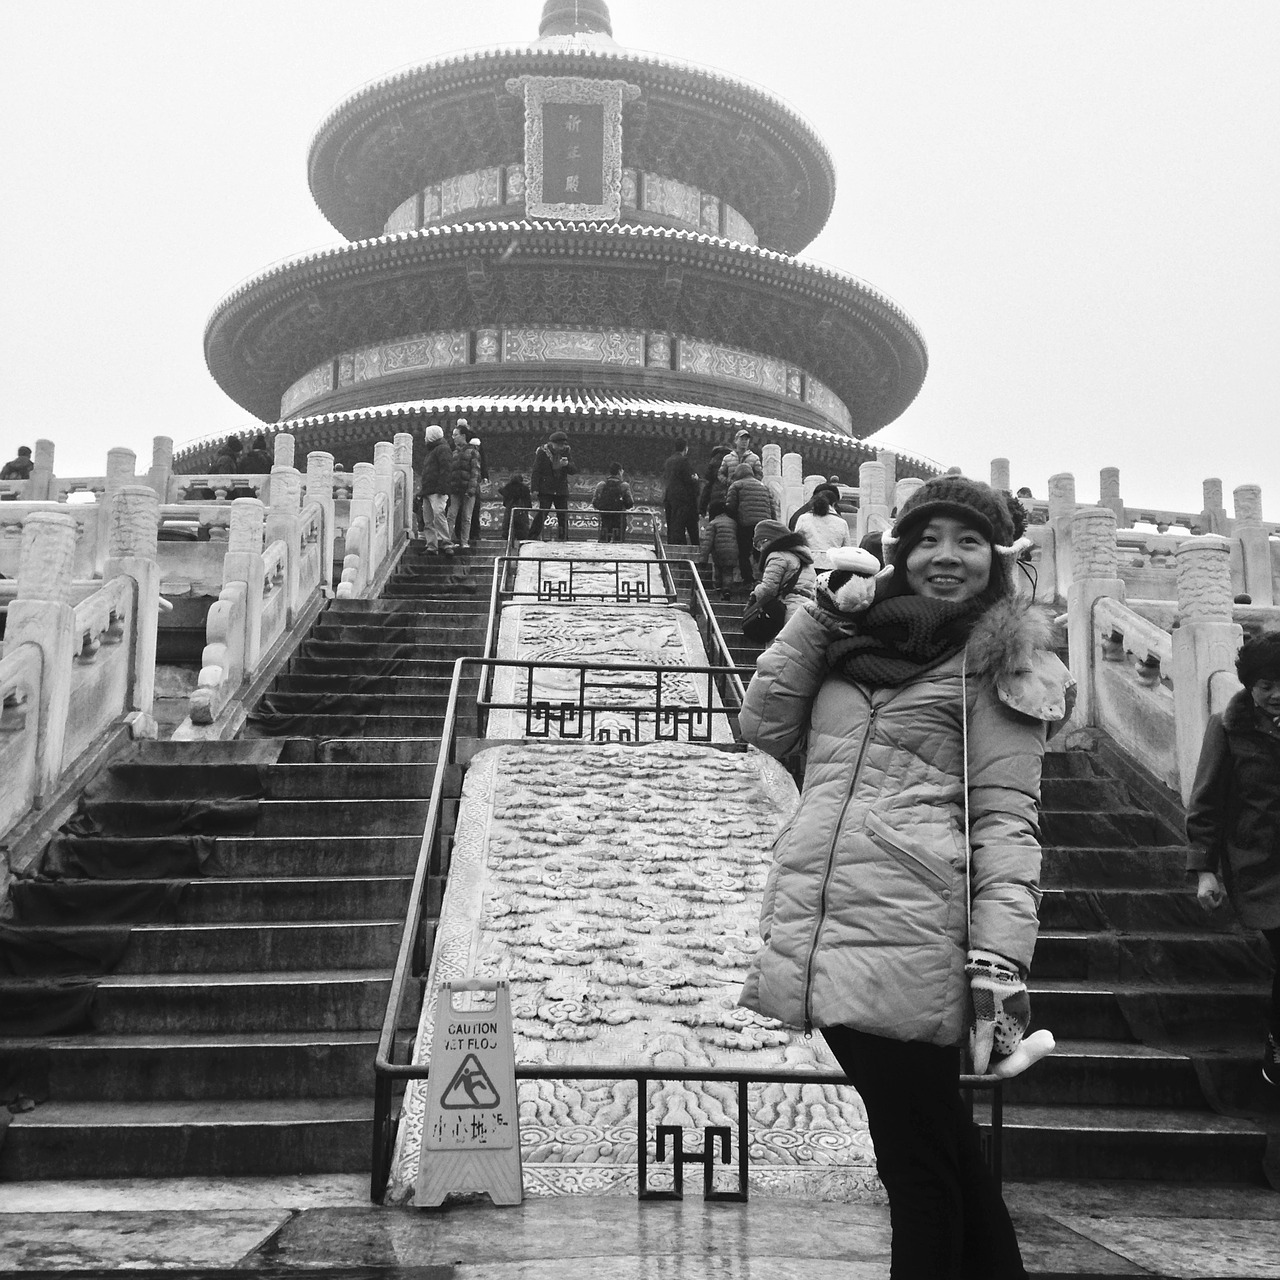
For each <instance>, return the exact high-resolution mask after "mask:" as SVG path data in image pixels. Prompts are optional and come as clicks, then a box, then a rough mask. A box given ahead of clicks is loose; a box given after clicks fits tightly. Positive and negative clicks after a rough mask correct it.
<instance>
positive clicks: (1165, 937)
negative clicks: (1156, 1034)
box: [1034, 929, 1270, 982]
mask: <svg viewBox="0 0 1280 1280" xmlns="http://www.w3.org/2000/svg"><path fill="white" fill-rule="evenodd" d="M1034 971H1035V974H1036V977H1037V978H1045V979H1057V980H1068V981H1075V980H1086V981H1100V982H1143V981H1155V980H1165V979H1168V980H1170V981H1173V982H1188V981H1209V980H1214V981H1221V982H1256V981H1258V980H1260V979H1261V978H1264V977H1266V976H1267V974H1268V973H1269V971H1270V953H1269V952H1268V950H1267V948H1266V944H1265V943H1264V942H1263V941H1262V939H1261V938H1260V937H1257V936H1256V935H1248V934H1245V933H1242V932H1241V933H1190V932H1188V933H1130V934H1118V933H1085V932H1073V931H1061V930H1054V929H1041V931H1040V937H1039V939H1038V940H1037V942H1036V955H1035V962H1034Z"/></svg>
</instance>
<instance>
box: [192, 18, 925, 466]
mask: <svg viewBox="0 0 1280 1280" xmlns="http://www.w3.org/2000/svg"><path fill="white" fill-rule="evenodd" d="M308 172H309V175H310V185H311V191H312V193H313V195H314V197H315V200H316V202H317V204H318V205H319V207H320V209H321V210H322V212H323V213H324V215H325V216H326V217H327V218H328V219H329V221H330V222H332V223H333V225H334V227H336V228H337V230H338V231H339V232H340V233H341V234H342V235H343V236H344V237H346V241H347V242H346V243H342V244H339V245H337V246H335V247H334V248H331V249H326V250H324V251H321V252H318V253H312V254H309V255H307V256H305V257H299V258H295V259H293V260H291V261H286V262H285V263H283V264H282V265H278V266H274V267H272V268H271V269H270V270H268V271H265V272H263V273H262V274H261V275H259V276H257V277H256V278H254V279H252V280H250V281H249V282H248V283H247V284H245V285H243V286H242V287H241V288H239V289H237V290H236V291H235V292H234V293H232V294H231V295H230V296H228V297H227V298H225V299H224V300H223V301H222V302H221V303H220V304H219V305H218V307H217V308H216V310H215V311H214V313H213V316H212V318H211V319H210V321H209V324H208V328H207V330H206V333H205V355H206V359H207V361H208V364H209V368H210V370H211V371H212V373H213V376H214V378H215V379H216V380H217V382H218V384H219V385H220V386H221V387H222V388H223V390H225V391H226V393H227V394H228V395H229V396H230V397H231V398H232V399H233V400H235V401H236V403H237V404H239V405H241V406H243V407H244V408H245V409H246V410H248V412H249V413H251V414H253V415H254V416H255V417H257V418H259V419H261V420H262V421H263V422H265V423H273V424H275V427H276V429H279V430H288V431H289V432H291V433H292V434H293V435H294V437H295V439H296V440H297V443H298V447H299V450H300V452H301V453H305V452H306V451H308V450H312V449H325V450H328V451H330V452H332V453H333V454H334V455H335V457H336V458H337V459H338V461H339V462H341V463H343V464H344V465H346V466H347V467H350V466H351V465H352V464H353V463H354V462H357V461H365V460H368V459H369V458H370V457H371V456H372V447H373V443H374V442H375V441H377V440H383V439H390V438H391V436H392V434H393V433H394V432H396V431H406V430H414V429H415V428H421V427H422V426H424V425H425V424H427V423H431V422H438V423H440V424H441V425H442V426H444V427H445V428H446V432H447V431H448V429H449V427H450V426H451V425H452V424H453V422H454V421H455V420H456V418H457V417H459V416H465V417H466V418H467V419H468V421H469V423H470V426H471V430H472V431H473V432H474V433H476V434H478V435H479V436H480V437H481V438H482V439H483V441H484V444H485V449H486V454H487V458H488V463H489V466H490V468H491V471H492V473H493V474H494V475H498V474H501V473H504V472H509V471H511V470H527V469H528V467H529V465H530V462H531V460H532V454H533V450H534V448H535V446H536V445H537V444H538V443H539V442H541V441H542V440H545V439H546V437H547V435H548V434H549V433H550V432H551V431H553V430H557V429H560V430H565V431H567V432H569V433H570V435H571V437H572V439H573V442H574V452H575V457H576V460H577V462H578V465H579V467H580V468H582V469H583V470H584V471H585V472H595V473H601V472H603V471H605V469H606V468H607V466H608V464H609V463H610V462H612V461H619V462H621V463H622V464H623V465H624V466H625V467H627V469H628V471H629V472H630V473H631V475H632V477H633V478H636V479H639V478H642V477H645V476H649V477H652V476H654V475H655V474H656V473H657V472H658V471H660V470H661V462H662V459H663V458H664V457H665V456H666V455H667V454H669V453H670V451H671V441H672V440H673V439H675V438H683V439H687V440H688V441H689V442H690V444H691V445H692V446H693V449H694V454H695V455H705V453H706V452H708V451H709V448H710V446H712V445H714V444H720V443H724V444H727V443H729V442H730V441H731V440H732V438H733V435H734V433H735V432H736V431H738V430H740V429H741V428H742V427H743V426H746V427H749V428H750V429H751V431H752V434H753V437H754V441H755V445H756V447H757V448H758V447H759V446H760V445H763V444H768V443H775V444H778V445H780V446H781V447H782V449H783V451H784V452H798V453H800V454H801V455H802V457H803V460H804V466H805V469H806V471H808V472H814V471H820V472H823V473H827V474H841V475H845V476H851V477H856V475H857V467H858V464H859V463H860V462H862V461H866V460H868V459H869V458H874V456H875V453H874V450H872V449H870V448H868V447H867V446H866V445H863V444H861V443H860V440H861V439H862V438H863V437H865V436H867V435H870V434H871V433H872V432H875V431H877V430H878V429H879V428H881V427H883V426H884V425H885V424H886V423H889V422H892V421H893V420H894V419H895V418H897V417H898V416H899V415H900V414H901V413H902V412H903V410H905V409H906V407H907V406H908V405H909V404H910V403H911V401H912V399H913V398H914V397H915V395H916V394H917V392H918V391H919V389H920V386H921V383H922V382H923V380H924V376H925V369H926V364H927V356H926V351H925V345H924V340H923V339H922V337H921V335H920V333H919V331H918V330H917V329H916V327H915V325H914V324H913V323H912V321H911V320H910V318H909V317H908V316H907V315H906V314H905V313H904V312H903V311H902V310H901V309H900V308H899V307H898V306H897V305H896V304H895V303H893V302H892V301H890V300H889V299H888V298H887V297H885V296H884V295H883V294H881V293H879V292H878V291H877V290H875V289H873V288H871V287H870V286H869V285H867V284H865V283H863V282H862V281H860V280H857V279H855V278H853V277H851V276H847V275H842V274H839V273H837V272H835V271H831V270H829V269H827V268H823V267H819V266H815V265H812V264H809V263H805V262H802V261H799V260H797V259H796V257H795V256H794V255H795V254H796V253H798V252H800V251H801V250H803V249H804V248H805V246H806V245H808V244H809V243H810V242H811V241H812V240H813V238H814V237H815V236H816V235H817V234H818V232H819V231H820V230H821V229H822V226H823V224H824V223H825V222H826V220H827V217H828V215H829V213H830V210H831V204H832V199H833V196H834V188H835V174H834V169H833V166H832V162H831V157H830V156H829V154H828V152H827V150H826V148H825V147H824V145H823V144H822V142H821V141H820V139H819V138H818V137H817V136H816V135H815V134H814V133H813V131H812V130H811V129H810V128H809V126H808V125H807V124H806V123H805V122H804V121H803V120H801V119H800V118H799V117H798V116H797V115H796V114H795V113H794V112H793V111H791V110H790V109H789V108H788V107H787V106H786V105H785V104H784V103H782V102H781V101H780V100H778V99H777V98H775V97H773V96H771V95H770V94H768V93H766V92H765V91H763V90H761V89H759V88H756V87H755V86H753V85H750V84H746V83H744V82H742V81H738V80H735V79H732V78H730V77H728V76H725V75H723V74H721V73H719V72H715V71H710V70H704V69H702V68H699V67H695V66H689V65H686V64H684V63H681V62H679V61H676V60H672V59H667V58H664V57H659V56H655V55H652V54H639V53H631V52H629V51H628V50H627V49H625V48H623V47H622V46H621V45H619V44H617V43H615V41H614V39H613V34H612V27H611V22H610V17H609V11H608V8H607V6H606V4H605V3H604V0H547V3H546V4H545V6H544V8H543V13H542V21H541V26H540V29H539V33H538V39H537V40H536V41H535V42H534V43H532V44H530V45H526V46H519V47H512V48H500V49H491V50H485V51H481V52H467V53H463V54H459V55H456V56H451V57H445V58H440V59H438V60H436V61H433V62H428V63H426V64H424V65H422V66H419V67H415V68H412V69H410V70H407V71H401V72H397V73H396V74H395V75H392V76H389V77H387V78H386V79H383V80H379V81H377V82H375V83H373V84H370V85H366V86H365V87H364V88H362V89H360V90H358V91H357V92H356V93H354V94H353V95H351V96H350V97H349V98H348V99H347V100H346V101H345V102H343V103H342V104H341V105H340V106H339V107H338V108H337V109H336V110H335V111H334V112H333V113H332V115H330V117H329V118H328V119H327V120H326V121H325V122H324V123H323V124H322V125H321V127H320V129H319V131H318V132H317V134H316V136H315V138H314V140H313V141H312V144H311V150H310V155H309V157H308ZM415 434H418V435H420V434H421V433H420V430H419V431H417V432H415ZM215 453H216V445H214V444H213V443H207V444H197V445H192V446H188V447H187V448H186V449H185V450H183V451H182V452H181V453H180V455H179V456H180V458H181V460H182V461H183V462H184V463H185V464H186V469H187V470H190V471H196V470H203V469H207V468H208V467H209V466H210V465H211V464H212V461H213V457H214V455H215ZM901 461H902V464H903V465H902V466H901V467H900V474H904V475H905V474H912V472H913V470H916V469H913V467H912V466H911V464H910V460H909V459H907V458H903V459H902V460H901ZM928 470H929V469H928V468H919V469H918V473H919V474H927V473H928Z"/></svg>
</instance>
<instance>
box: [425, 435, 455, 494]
mask: <svg viewBox="0 0 1280 1280" xmlns="http://www.w3.org/2000/svg"><path fill="white" fill-rule="evenodd" d="M452 470H453V450H452V449H450V448H449V446H448V444H447V443H446V442H445V441H444V440H437V441H436V442H435V444H433V445H428V447H427V456H426V460H425V461H424V462H423V464H422V482H421V485H420V492H422V493H448V492H449V473H450V472H451V471H452Z"/></svg>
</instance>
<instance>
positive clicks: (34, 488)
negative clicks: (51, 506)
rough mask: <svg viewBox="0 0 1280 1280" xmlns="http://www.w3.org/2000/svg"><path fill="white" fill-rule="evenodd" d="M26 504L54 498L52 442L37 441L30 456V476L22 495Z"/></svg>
mask: <svg viewBox="0 0 1280 1280" xmlns="http://www.w3.org/2000/svg"><path fill="white" fill-rule="evenodd" d="M24 496H25V497H26V499H27V501H28V502H48V501H49V500H50V499H51V498H53V496H54V483H53V441H52V440H37V441H36V445H35V449H34V451H33V452H32V454H31V475H30V476H28V477H27V489H26V493H25V495H24Z"/></svg>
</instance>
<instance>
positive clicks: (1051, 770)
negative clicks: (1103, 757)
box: [1041, 750, 1106, 778]
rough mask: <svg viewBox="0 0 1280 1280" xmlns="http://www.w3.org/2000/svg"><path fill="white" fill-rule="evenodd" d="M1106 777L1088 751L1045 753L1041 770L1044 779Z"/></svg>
mask: <svg viewBox="0 0 1280 1280" xmlns="http://www.w3.org/2000/svg"><path fill="white" fill-rule="evenodd" d="M1105 776H1106V775H1105V774H1104V773H1103V772H1102V771H1101V770H1100V769H1099V768H1098V766H1097V765H1096V764H1095V763H1094V760H1093V757H1092V756H1091V755H1090V754H1089V753H1088V752H1087V751H1055V750H1050V751H1047V752H1045V756H1044V763H1043V766H1042V768H1041V777H1042V778H1097V777H1105Z"/></svg>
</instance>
